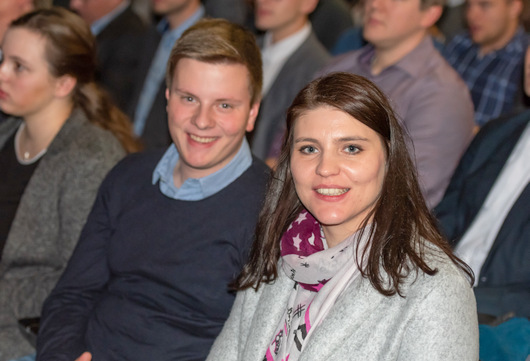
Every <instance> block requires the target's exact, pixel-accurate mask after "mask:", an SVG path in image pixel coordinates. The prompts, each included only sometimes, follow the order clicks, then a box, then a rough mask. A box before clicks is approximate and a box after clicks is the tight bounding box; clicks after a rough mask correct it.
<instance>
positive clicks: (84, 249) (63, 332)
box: [37, 171, 116, 361]
mask: <svg viewBox="0 0 530 361" xmlns="http://www.w3.org/2000/svg"><path fill="white" fill-rule="evenodd" d="M114 173H116V172H115V171H114ZM112 174H113V172H111V173H110V174H109V176H108V177H107V178H106V179H105V181H104V182H103V183H102V186H101V188H100V190H99V193H98V195H97V198H96V202H95V204H94V207H93V208H92V211H91V212H90V215H89V217H88V219H87V222H86V225H85V227H84V229H83V231H82V233H81V236H80V239H79V242H78V244H77V246H76V248H75V250H74V253H73V254H72V257H71V258H70V261H69V262H68V266H67V268H66V270H65V272H64V273H63V275H62V276H61V279H60V280H59V282H58V283H57V285H56V287H55V288H54V290H53V291H52V293H51V294H50V296H49V297H48V299H47V300H46V302H45V303H44V306H43V311H42V318H41V325H40V329H39V335H38V338H37V360H39V361H40V360H56V361H58V360H65V361H66V360H68V361H72V360H75V359H76V358H77V357H79V356H80V355H81V354H82V353H83V352H84V351H87V349H86V346H85V342H84V337H85V331H86V326H87V322H88V319H89V317H90V314H91V311H92V309H93V307H94V305H95V303H96V302H97V301H98V300H99V298H100V295H101V293H102V292H103V290H104V289H105V286H106V284H107V281H108V279H109V275H110V270H109V268H108V264H107V262H108V261H107V245H108V242H109V239H110V237H111V235H112V229H113V225H112V220H111V215H110V212H111V210H110V205H109V204H110V200H111V197H112V195H113V194H112V192H113V190H112V179H113V176H112Z"/></svg>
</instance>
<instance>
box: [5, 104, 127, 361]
mask: <svg viewBox="0 0 530 361" xmlns="http://www.w3.org/2000/svg"><path fill="white" fill-rule="evenodd" d="M20 123H21V121H20V120H19V119H15V118H9V119H7V120H5V121H2V122H1V123H0V149H1V148H2V147H3V146H4V144H5V143H6V141H7V140H8V139H9V137H10V136H12V135H13V133H14V132H15V131H16V130H17V129H18V126H19V125H20ZM124 155H125V152H124V150H123V148H122V147H121V145H120V143H119V142H118V141H117V140H116V138H115V137H114V136H113V135H112V134H111V133H110V132H108V131H105V130H103V129H101V128H99V127H97V126H95V125H94V124H92V123H90V122H89V121H88V120H87V118H86V116H85V115H84V113H83V112H82V111H80V110H74V112H73V113H72V115H71V117H70V118H69V119H68V120H67V121H66V123H65V124H64V125H63V127H62V128H61V130H60V131H59V133H58V134H57V136H56V137H55V139H54V140H53V142H52V143H51V144H50V146H49V147H48V150H47V152H46V154H45V155H44V157H43V158H42V159H41V160H40V163H39V164H38V166H37V168H36V169H35V172H34V173H33V175H32V177H31V179H30V181H29V183H28V185H27V187H26V189H25V191H24V194H23V195H22V198H21V200H20V204H19V206H18V209H17V213H16V215H15V219H14V220H13V223H12V225H11V229H10V232H9V234H8V237H7V241H6V246H5V249H4V253H3V256H2V260H1V261H0V361H4V360H8V359H10V358H12V357H17V356H23V355H24V354H27V353H29V352H34V350H33V349H32V347H31V346H30V344H29V343H28V342H27V341H26V340H24V339H23V337H22V333H21V332H20V331H19V330H18V329H17V319H19V318H26V317H36V316H39V315H40V311H41V307H42V303H43V302H44V299H45V298H46V296H47V295H48V294H49V293H50V291H51V289H52V288H53V286H54V285H55V283H56V282H57V280H58V278H59V276H60V275H61V274H62V272H63V270H64V268H65V266H66V263H67V261H68V259H69V258H70V255H71V253H72V251H73V249H74V246H75V244H76V243H77V239H78V237H79V234H80V232H81V229H82V227H83V225H84V223H85V220H86V218H87V216H88V213H89V211H90V209H91V208H92V203H93V202H94V199H95V197H96V192H97V189H98V188H99V185H100V183H101V181H102V180H103V178H104V177H105V175H106V174H107V172H108V171H109V170H110V169H111V168H112V167H113V166H114V165H115V164H116V163H117V162H118V161H119V160H120V159H121V158H122V157H123V156H124ZM0 171H1V170H0Z"/></svg>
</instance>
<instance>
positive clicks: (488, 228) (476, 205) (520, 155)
mask: <svg viewBox="0 0 530 361" xmlns="http://www.w3.org/2000/svg"><path fill="white" fill-rule="evenodd" d="M514 1H515V0H514ZM525 63H526V67H525V68H526V69H525V71H526V75H525V92H526V94H527V95H530V48H527V49H526V60H525ZM529 154H530V110H526V111H523V112H521V113H518V114H515V115H512V116H507V117H503V118H499V119H496V120H492V121H490V122H488V123H487V124H486V125H485V126H484V127H483V128H482V129H481V130H480V132H479V133H478V134H477V135H476V137H475V139H473V142H472V143H471V145H470V146H469V149H468V150H467V151H466V153H465V154H464V156H463V158H462V160H461V161H460V164H459V166H458V168H457V170H456V172H455V174H454V176H453V178H452V179H451V183H450V184H449V187H448V188H447V192H446V193H445V196H444V198H443V199H442V201H441V202H440V204H439V205H438V206H437V207H436V209H435V213H436V216H437V218H438V219H439V221H440V225H441V228H442V231H443V232H444V233H445V235H446V236H447V238H448V239H449V240H450V241H451V242H452V244H453V246H454V248H455V252H456V253H457V255H459V256H460V257H461V258H462V259H463V260H464V261H466V262H467V263H468V264H469V266H470V267H471V268H472V269H473V271H474V272H475V275H476V277H475V297H476V299H477V308H478V311H479V312H480V313H484V314H489V315H493V316H504V315H506V314H507V313H513V314H514V315H515V316H522V317H530V262H529V260H530V185H529V181H530V162H529V161H528V155H529Z"/></svg>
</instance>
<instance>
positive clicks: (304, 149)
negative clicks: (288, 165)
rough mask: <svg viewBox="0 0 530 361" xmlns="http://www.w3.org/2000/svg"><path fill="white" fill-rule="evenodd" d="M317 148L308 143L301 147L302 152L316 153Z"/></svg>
mask: <svg viewBox="0 0 530 361" xmlns="http://www.w3.org/2000/svg"><path fill="white" fill-rule="evenodd" d="M316 151H317V149H316V148H315V147H313V146H312V145H306V146H303V147H302V148H300V152H302V153H305V154H313V153H316Z"/></svg>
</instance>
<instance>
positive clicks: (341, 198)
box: [291, 107, 386, 247]
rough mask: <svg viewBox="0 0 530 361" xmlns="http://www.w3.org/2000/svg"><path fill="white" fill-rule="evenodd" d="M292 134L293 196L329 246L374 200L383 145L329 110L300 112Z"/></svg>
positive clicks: (358, 220) (346, 233)
mask: <svg viewBox="0 0 530 361" xmlns="http://www.w3.org/2000/svg"><path fill="white" fill-rule="evenodd" d="M293 131H294V133H293V135H294V137H293V149H292V155H291V173H292V176H293V180H294V185H295V188H296V193H297V194H298V197H299V198H300V201H301V202H302V203H303V205H304V206H305V207H306V209H307V210H308V211H309V212H311V214H313V216H314V217H315V218H316V219H317V220H318V221H319V222H320V223H321V224H322V228H323V230H324V234H325V236H326V240H327V242H328V245H329V246H330V247H332V246H334V245H336V244H338V243H340V242H341V241H343V240H344V239H345V238H346V237H348V236H349V235H351V234H353V233H354V232H355V231H357V229H359V226H360V224H361V222H362V221H363V219H364V218H365V217H366V216H367V214H368V213H369V212H370V211H371V210H372V208H373V207H374V205H375V203H376V201H377V199H378V196H379V193H380V191H381V187H382V185H383V180H384V177H385V169H386V167H385V164H386V154H385V148H384V145H383V142H382V140H381V138H380V136H379V135H378V134H377V133H376V132H375V131H373V130H372V129H370V128H369V127H367V126H366V125H364V124H363V123H361V122H360V121H358V120H357V119H355V118H353V117H352V116H350V115H349V114H347V113H345V112H342V111H340V110H338V109H336V108H331V107H320V108H317V109H314V110H310V111H308V112H305V113H303V114H302V115H301V116H300V117H299V118H298V119H297V120H296V121H295V125H294V130H293Z"/></svg>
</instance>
